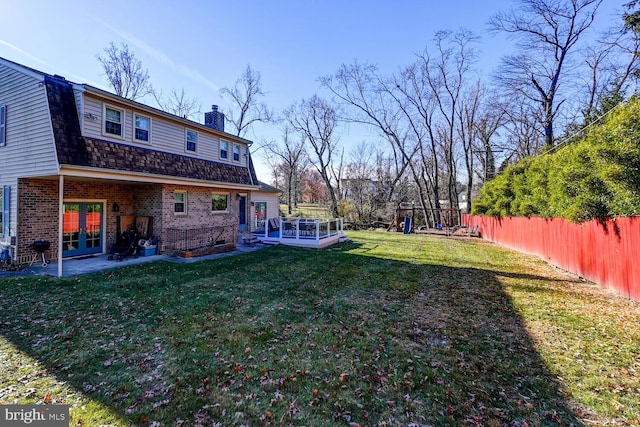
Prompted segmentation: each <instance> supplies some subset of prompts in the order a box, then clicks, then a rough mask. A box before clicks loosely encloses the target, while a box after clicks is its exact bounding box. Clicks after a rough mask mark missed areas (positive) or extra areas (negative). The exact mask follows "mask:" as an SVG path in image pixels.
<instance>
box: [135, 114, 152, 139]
mask: <svg viewBox="0 0 640 427" xmlns="http://www.w3.org/2000/svg"><path fill="white" fill-rule="evenodd" d="M133 124H134V126H133V139H134V140H135V141H141V142H149V141H150V137H151V133H150V131H151V119H150V118H149V117H145V116H140V115H138V114H134V115H133Z"/></svg>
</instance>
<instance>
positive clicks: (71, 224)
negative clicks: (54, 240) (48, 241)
mask: <svg viewBox="0 0 640 427" xmlns="http://www.w3.org/2000/svg"><path fill="white" fill-rule="evenodd" d="M102 212H103V205H102V203H99V202H67V203H65V204H64V213H63V219H62V229H63V230H62V256H63V257H71V256H79V255H90V254H94V253H100V252H102Z"/></svg>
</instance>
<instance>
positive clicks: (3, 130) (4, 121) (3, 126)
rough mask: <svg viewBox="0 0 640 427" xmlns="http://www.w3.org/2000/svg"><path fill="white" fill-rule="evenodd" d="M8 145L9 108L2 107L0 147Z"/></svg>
mask: <svg viewBox="0 0 640 427" xmlns="http://www.w3.org/2000/svg"><path fill="white" fill-rule="evenodd" d="M5 145H7V106H6V105H0V147H3V146H5Z"/></svg>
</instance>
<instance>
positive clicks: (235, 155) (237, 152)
mask: <svg viewBox="0 0 640 427" xmlns="http://www.w3.org/2000/svg"><path fill="white" fill-rule="evenodd" d="M233 161H234V162H239V161H240V146H239V145H234V146H233Z"/></svg>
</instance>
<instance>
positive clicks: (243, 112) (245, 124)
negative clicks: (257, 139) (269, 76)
mask: <svg viewBox="0 0 640 427" xmlns="http://www.w3.org/2000/svg"><path fill="white" fill-rule="evenodd" d="M220 93H221V94H222V95H226V96H228V97H229V98H231V101H232V110H231V111H229V113H228V114H227V123H231V125H233V127H234V128H235V134H236V135H238V136H245V135H246V133H247V131H248V130H249V128H250V127H251V125H253V124H254V123H256V122H262V123H268V122H270V121H271V120H272V116H273V114H272V113H271V112H270V111H269V109H268V108H267V106H266V104H264V103H263V102H261V98H262V97H264V96H265V92H264V90H263V89H262V76H261V75H260V73H259V72H257V71H255V70H254V69H252V68H251V66H250V65H247V68H246V69H245V70H244V73H242V76H241V77H240V78H239V79H238V80H236V82H235V84H234V86H233V88H231V89H229V88H222V89H220Z"/></svg>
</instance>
